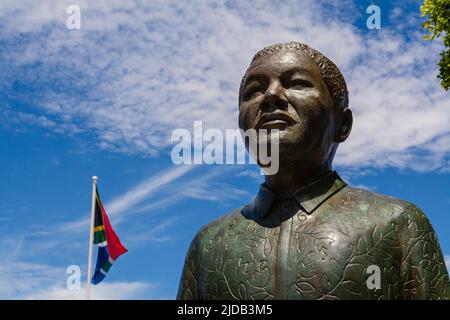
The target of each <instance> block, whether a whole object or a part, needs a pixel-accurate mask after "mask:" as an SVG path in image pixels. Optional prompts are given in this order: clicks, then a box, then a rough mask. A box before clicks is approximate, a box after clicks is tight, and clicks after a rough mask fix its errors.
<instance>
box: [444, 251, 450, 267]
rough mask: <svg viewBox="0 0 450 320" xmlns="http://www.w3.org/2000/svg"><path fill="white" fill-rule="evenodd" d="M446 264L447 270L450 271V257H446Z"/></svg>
mask: <svg viewBox="0 0 450 320" xmlns="http://www.w3.org/2000/svg"><path fill="white" fill-rule="evenodd" d="M445 264H446V265H447V270H448V271H450V255H448V254H447V255H445Z"/></svg>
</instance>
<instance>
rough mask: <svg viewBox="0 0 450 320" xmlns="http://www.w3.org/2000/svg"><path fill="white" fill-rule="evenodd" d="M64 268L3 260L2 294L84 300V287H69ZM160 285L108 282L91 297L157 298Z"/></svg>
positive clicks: (0, 294)
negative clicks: (75, 288) (73, 288)
mask: <svg viewBox="0 0 450 320" xmlns="http://www.w3.org/2000/svg"><path fill="white" fill-rule="evenodd" d="M65 271H66V270H65V269H64V268H61V267H54V266H50V265H46V264H36V263H29V262H12V261H1V263H0V297H1V298H2V299H42V300H48V299H49V300H56V299H63V300H66V299H85V297H86V290H85V287H83V286H82V287H81V289H80V290H69V289H67V287H66V279H67V277H68V274H66V273H65ZM156 288H157V284H154V283H148V282H144V281H132V282H105V283H100V284H99V285H97V286H94V287H93V289H92V291H91V296H92V299H99V300H100V299H158V298H159V297H158V296H156V292H155V289H156Z"/></svg>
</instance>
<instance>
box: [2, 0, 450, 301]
mask: <svg viewBox="0 0 450 320" xmlns="http://www.w3.org/2000/svg"><path fill="white" fill-rule="evenodd" d="M241 2H242V1H208V2H203V1H194V2H189V3H188V2H185V3H179V2H178V1H174V2H170V1H148V2H144V1H142V2H139V1H136V2H132V1H96V2H95V3H94V2H93V1H68V2H66V1H29V2H27V1H21V2H20V3H17V2H16V1H2V2H1V4H0V57H1V59H0V70H1V72H0V146H1V147H0V148H1V152H0V166H1V168H2V174H1V175H0V245H1V247H2V249H3V254H2V257H0V298H6V299H14V298H18V299H21V298H49V299H52V298H62V299H65V298H80V297H82V294H83V292H81V291H69V290H67V289H66V288H65V283H66V278H67V275H66V274H65V270H66V268H67V267H68V266H69V265H72V264H76V265H79V266H80V267H81V269H82V274H83V281H84V280H85V273H86V266H87V250H88V220H89V209H90V197H91V195H90V192H91V180H90V178H91V176H92V175H97V176H98V177H99V191H100V195H101V197H102V200H103V203H104V205H105V207H106V210H107V212H108V213H109V215H110V220H111V222H112V224H113V226H114V227H115V229H116V231H117V233H118V234H119V236H120V238H121V239H122V241H123V243H124V244H125V246H127V248H128V249H129V252H128V253H127V254H126V255H124V256H122V257H121V258H120V259H119V261H118V262H117V264H116V265H114V266H113V268H112V269H111V271H110V273H109V274H108V276H107V278H106V280H105V281H104V282H103V283H101V284H100V285H99V286H96V287H95V288H94V297H95V298H105V299H119V298H122V299H126V298H138V299H173V298H174V297H175V295H176V290H177V287H178V280H179V277H180V273H181V268H182V265H183V260H184V257H185V253H186V250H187V247H188V246H189V243H190V241H191V239H192V237H193V236H194V234H195V233H196V231H197V230H198V229H199V228H200V227H201V226H202V225H204V224H205V223H207V222H210V221H212V220H213V219H215V218H217V217H219V216H220V215H223V214H225V213H227V212H228V211H230V210H232V209H233V208H236V207H239V206H241V205H243V204H245V203H248V202H250V201H251V200H252V198H253V197H254V195H255V193H256V192H257V190H258V187H259V183H260V182H261V180H262V178H261V176H259V174H258V172H259V171H258V170H257V168H256V167H255V166H253V165H215V166H211V165H196V166H175V165H173V164H172V162H171V159H170V152H171V149H172V147H173V145H174V144H173V143H172V142H171V141H170V134H171V132H172V131H173V130H174V129H176V128H186V129H188V130H192V128H193V122H194V121H196V120H201V121H203V123H204V126H205V128H218V129H220V130H225V129H226V128H236V127H237V94H238V86H239V82H240V78H241V76H242V75H243V72H244V71H245V69H246V67H247V65H248V63H249V61H250V60H251V58H252V56H253V54H254V53H255V52H256V51H257V50H259V49H261V48H262V47H264V46H266V45H270V44H273V43H280V42H285V41H290V40H295V41H301V42H305V43H307V44H309V45H311V46H312V47H315V48H317V49H318V50H320V51H321V52H323V53H324V54H326V55H327V56H328V57H330V58H331V59H332V60H333V61H335V62H336V63H337V64H338V66H339V67H340V68H341V70H342V72H343V74H344V76H345V77H346V79H347V85H348V88H349V92H350V107H351V109H352V110H353V112H354V127H353V131H352V134H351V136H350V138H349V140H348V141H346V142H345V144H343V145H342V146H340V147H339V149H338V152H337V156H336V159H335V169H336V170H337V171H338V172H339V173H340V174H341V176H343V177H344V178H345V180H346V181H347V182H349V183H350V184H352V185H353V186H359V187H362V188H368V189H370V190H372V191H375V192H380V193H384V194H389V195H393V196H396V197H399V198H402V199H405V200H408V201H411V202H413V203H415V204H417V205H418V206H420V207H421V208H422V209H423V210H424V211H425V213H426V214H427V216H428V217H429V218H430V220H431V222H432V224H433V226H434V228H435V230H436V233H437V235H438V238H439V241H440V244H441V248H442V251H443V253H444V255H446V257H447V260H448V261H449V262H450V234H449V232H448V228H449V226H450V216H449V213H450V192H449V190H450V188H449V187H450V161H449V155H450V128H449V125H448V124H449V123H450V121H449V120H450V97H449V95H448V93H445V92H444V91H443V90H441V89H440V87H439V83H438V80H437V79H436V73H437V67H436V62H437V60H438V57H439V56H438V53H439V51H440V45H439V44H438V43H433V44H430V43H427V42H424V41H423V40H422V37H423V33H422V31H421V29H420V27H419V26H420V23H421V22H422V20H421V19H420V14H419V6H420V1H402V2H401V4H399V3H398V2H397V1H372V2H370V1H358V2H350V1H339V2H336V4H333V5H330V4H328V3H327V1H326V2H322V1H283V3H282V4H275V3H271V2H265V1H257V2H255V3H253V2H252V6H250V5H249V4H243V3H241ZM372 3H374V4H377V5H378V6H380V8H381V17H382V21H381V26H382V28H381V29H380V30H369V29H367V28H366V19H367V17H368V15H367V14H366V8H367V6H368V5H370V4H372ZM69 4H78V5H79V6H80V8H81V29H80V30H68V29H67V27H66V19H67V17H68V15H67V14H66V8H67V6H68V5H69Z"/></svg>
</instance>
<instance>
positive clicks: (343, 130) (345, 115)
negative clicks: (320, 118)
mask: <svg viewBox="0 0 450 320" xmlns="http://www.w3.org/2000/svg"><path fill="white" fill-rule="evenodd" d="M352 124H353V115H352V111H351V110H350V109H349V108H345V109H344V110H342V112H341V114H340V121H339V127H338V130H337V132H336V135H335V136H334V141H335V142H337V143H341V142H344V141H345V140H346V139H347V138H348V136H349V135H350V131H352Z"/></svg>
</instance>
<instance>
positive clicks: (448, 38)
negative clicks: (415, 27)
mask: <svg viewBox="0 0 450 320" xmlns="http://www.w3.org/2000/svg"><path fill="white" fill-rule="evenodd" d="M420 10H421V12H422V17H425V16H428V20H427V21H425V22H424V23H423V24H422V27H423V28H424V29H425V31H426V32H428V33H429V34H427V35H426V36H425V37H424V39H425V40H430V41H433V40H434V39H435V38H440V37H442V38H443V40H444V50H443V51H442V52H441V53H440V55H441V60H440V61H439V62H438V65H439V74H438V76H437V77H438V78H439V79H440V81H441V86H442V88H444V89H445V90H448V88H449V87H450V0H425V1H424V3H423V6H421V7H420Z"/></svg>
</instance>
